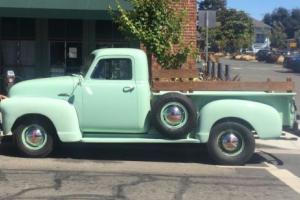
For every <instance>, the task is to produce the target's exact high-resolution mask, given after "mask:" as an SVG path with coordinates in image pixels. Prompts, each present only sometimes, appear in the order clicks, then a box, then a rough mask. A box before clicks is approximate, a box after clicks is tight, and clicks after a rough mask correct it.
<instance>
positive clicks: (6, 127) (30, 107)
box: [0, 97, 82, 142]
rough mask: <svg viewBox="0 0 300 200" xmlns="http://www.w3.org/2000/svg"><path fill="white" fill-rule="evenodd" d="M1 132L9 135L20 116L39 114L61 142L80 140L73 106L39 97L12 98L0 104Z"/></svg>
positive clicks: (61, 101) (62, 101)
mask: <svg viewBox="0 0 300 200" xmlns="http://www.w3.org/2000/svg"><path fill="white" fill-rule="evenodd" d="M0 111H1V112H2V118H3V131H4V134H5V135H11V134H12V133H11V129H12V127H13V125H14V123H15V122H16V120H17V119H19V118H20V117H22V116H25V115H28V114H39V115H43V116H45V117H47V118H48V119H49V120H50V121H52V123H53V125H54V126H55V128H56V130H57V135H58V137H59V139H60V140H61V141H62V142H77V141H80V140H81V138H82V134H81V131H80V128H79V122H78V118H77V113H76V110H75V108H74V106H73V105H71V104H70V103H68V102H67V101H64V100H59V99H51V98H41V97H13V98H8V99H5V100H4V101H2V102H1V105H0Z"/></svg>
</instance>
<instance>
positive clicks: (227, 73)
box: [225, 65, 230, 81]
mask: <svg viewBox="0 0 300 200" xmlns="http://www.w3.org/2000/svg"><path fill="white" fill-rule="evenodd" d="M225 80H226V81H229V80H230V66H229V65H225Z"/></svg>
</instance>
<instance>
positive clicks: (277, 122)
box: [196, 99, 282, 143]
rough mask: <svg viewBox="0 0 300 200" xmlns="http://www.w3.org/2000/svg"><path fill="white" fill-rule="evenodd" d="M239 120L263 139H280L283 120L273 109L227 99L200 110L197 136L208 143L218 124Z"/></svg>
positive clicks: (214, 102) (262, 105)
mask: <svg viewBox="0 0 300 200" xmlns="http://www.w3.org/2000/svg"><path fill="white" fill-rule="evenodd" d="M226 118H237V119H240V120H243V121H245V122H247V123H249V124H250V125H251V126H252V127H253V128H254V129H255V131H256V132H257V134H258V136H259V137H260V138H263V139H268V138H277V137H280V135H281V132H282V120H281V117H280V114H279V113H278V112H277V110H275V109H274V108H273V107H271V106H269V105H266V104H262V103H259V102H254V101H248V100H234V99H225V100H217V101H213V102H211V103H208V104H206V105H205V106H204V107H203V108H202V109H201V110H200V119H199V120H200V121H199V130H198V133H197V134H196V136H197V137H198V138H199V139H200V141H201V142H203V143H206V142H207V141H208V139H209V133H210V131H211V129H212V127H213V126H214V124H215V123H216V122H218V121H219V120H222V119H226Z"/></svg>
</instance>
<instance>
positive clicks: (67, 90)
mask: <svg viewBox="0 0 300 200" xmlns="http://www.w3.org/2000/svg"><path fill="white" fill-rule="evenodd" d="M79 81H80V77H76V76H63V77H55V78H43V79H34V80H29V81H23V82H20V83H18V84H16V85H14V86H13V87H12V88H11V89H10V90H9V94H8V96H9V97H16V96H27V97H28V96H30V97H32V96H35V97H50V98H61V97H60V96H59V94H68V95H70V94H72V93H73V91H74V89H75V87H76V85H77V84H78V82H79ZM63 96H64V95H63Z"/></svg>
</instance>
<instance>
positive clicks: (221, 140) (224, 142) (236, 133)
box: [207, 122, 255, 165]
mask: <svg viewBox="0 0 300 200" xmlns="http://www.w3.org/2000/svg"><path fill="white" fill-rule="evenodd" d="M207 147H208V153H209V154H210V155H211V157H212V158H213V159H214V160H215V161H216V162H217V164H222V165H243V164H245V163H246V162H247V161H249V160H250V158H251V157H252V155H253V153H254V150H255V139H254V136H253V134H252V132H251V131H250V130H249V129H248V128H247V127H245V126H243V125H241V124H239V123H236V122H223V123H220V124H217V125H216V126H214V127H213V128H212V130H211V133H210V137H209V141H208V143H207Z"/></svg>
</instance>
